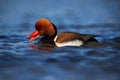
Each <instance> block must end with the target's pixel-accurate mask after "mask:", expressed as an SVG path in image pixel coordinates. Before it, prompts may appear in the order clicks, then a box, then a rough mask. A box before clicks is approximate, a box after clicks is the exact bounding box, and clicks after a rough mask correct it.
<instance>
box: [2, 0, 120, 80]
mask: <svg viewBox="0 0 120 80" xmlns="http://www.w3.org/2000/svg"><path fill="white" fill-rule="evenodd" d="M33 1H34V0H29V1H28V0H26V1H24V0H21V1H17V0H11V1H7V0H4V1H3V0H1V2H0V18H1V20H0V80H120V77H119V75H120V45H119V44H120V15H119V13H120V12H119V9H118V8H119V5H120V2H119V0H109V1H108V0H91V1H89V0H69V1H64V0H60V1H56V0H51V1H49V0H40V1H39V0H36V1H34V3H33ZM42 17H45V18H48V19H50V20H51V21H52V22H53V23H54V24H55V25H56V26H57V28H58V33H60V32H64V31H72V32H78V33H86V34H93V35H97V36H96V39H97V40H98V41H99V42H100V43H101V44H102V46H99V45H92V46H89V47H61V48H57V47H53V46H51V45H47V46H41V45H39V47H38V45H37V44H36V42H37V41H38V40H36V41H35V42H33V43H29V42H28V39H27V38H26V35H27V34H29V33H31V32H32V31H33V30H34V23H35V21H36V20H38V19H40V18H42Z"/></svg>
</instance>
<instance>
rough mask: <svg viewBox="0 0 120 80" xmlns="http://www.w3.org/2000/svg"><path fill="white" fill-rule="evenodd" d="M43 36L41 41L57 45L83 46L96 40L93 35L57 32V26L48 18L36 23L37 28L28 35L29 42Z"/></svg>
mask: <svg viewBox="0 0 120 80" xmlns="http://www.w3.org/2000/svg"><path fill="white" fill-rule="evenodd" d="M40 36H43V37H42V38H41V40H40V41H42V42H44V43H50V44H54V45H56V46H57V47H64V46H83V45H85V44H86V43H88V42H91V41H96V42H98V41H97V40H96V39H95V38H94V36H93V35H89V34H81V33H76V32H62V33H59V34H57V28H56V26H55V25H54V24H53V23H52V22H51V21H50V20H48V19H46V18H42V19H40V20H38V21H37V22H36V23H35V30H34V31H33V32H32V33H31V34H28V35H27V38H29V42H32V41H34V40H36V39H37V38H39V37H40Z"/></svg>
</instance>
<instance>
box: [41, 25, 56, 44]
mask: <svg viewBox="0 0 120 80" xmlns="http://www.w3.org/2000/svg"><path fill="white" fill-rule="evenodd" d="M51 24H52V23H51ZM52 25H53V28H54V30H55V31H54V34H53V35H46V36H44V37H43V38H42V39H41V41H42V42H45V43H54V38H55V37H56V35H57V28H56V26H55V25H54V24H52Z"/></svg>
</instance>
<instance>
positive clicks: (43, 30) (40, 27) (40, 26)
mask: <svg viewBox="0 0 120 80" xmlns="http://www.w3.org/2000/svg"><path fill="white" fill-rule="evenodd" d="M54 35H56V28H55V26H54V25H53V24H52V23H51V22H50V21H49V20H47V19H40V20H38V21H37V22H36V23H35V31H33V32H32V33H31V34H28V35H27V38H30V40H29V41H30V42H32V41H34V40H35V39H37V38H39V37H40V36H54Z"/></svg>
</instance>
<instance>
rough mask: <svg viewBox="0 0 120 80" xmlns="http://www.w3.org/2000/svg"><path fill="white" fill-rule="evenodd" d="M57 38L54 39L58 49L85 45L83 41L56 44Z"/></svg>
mask: <svg viewBox="0 0 120 80" xmlns="http://www.w3.org/2000/svg"><path fill="white" fill-rule="evenodd" d="M56 39H57V36H56V37H55V39H54V42H55V44H56V46H57V47H63V46H81V45H83V41H80V40H77V39H76V40H73V41H69V42H64V43H57V42H56Z"/></svg>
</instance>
